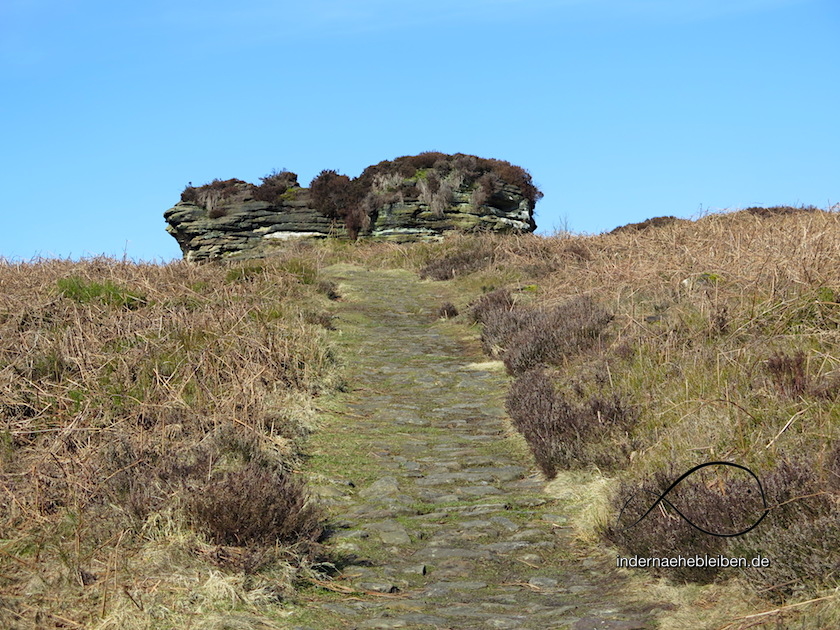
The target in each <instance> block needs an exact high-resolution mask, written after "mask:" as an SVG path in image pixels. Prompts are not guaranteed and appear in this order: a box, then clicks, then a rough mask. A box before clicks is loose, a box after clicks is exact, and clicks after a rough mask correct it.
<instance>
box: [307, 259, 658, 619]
mask: <svg viewBox="0 0 840 630" xmlns="http://www.w3.org/2000/svg"><path fill="white" fill-rule="evenodd" d="M328 272H329V273H331V274H332V277H333V279H335V280H336V281H337V282H339V283H340V287H341V290H342V293H343V294H344V296H345V297H344V298H343V300H342V302H340V303H339V304H338V305H337V311H336V315H337V321H336V325H337V328H338V331H337V333H336V337H335V339H336V341H337V343H338V346H339V348H340V351H341V353H342V355H343V358H344V360H345V361H346V362H347V363H348V373H349V376H348V381H349V385H350V389H351V392H350V393H349V394H347V395H346V396H345V397H344V401H343V403H342V406H343V411H341V412H339V413H338V414H336V415H335V416H334V419H333V420H332V421H330V422H329V423H328V426H327V427H325V429H324V432H323V433H322V434H321V435H319V436H316V437H315V438H314V442H313V449H314V452H313V458H312V462H311V464H312V467H313V468H314V471H313V472H312V478H313V479H314V483H315V488H316V491H317V492H318V493H319V494H320V496H321V499H322V501H323V502H324V503H325V504H326V505H327V506H328V510H329V513H330V517H331V521H330V527H331V535H330V537H329V539H328V540H327V542H326V546H327V549H328V552H329V553H330V554H331V557H332V558H333V559H334V563H335V564H336V565H337V566H338V567H339V569H340V573H339V574H337V575H336V576H334V579H333V580H332V581H330V583H329V584H330V586H331V588H332V589H333V590H324V591H323V594H322V595H321V594H315V595H312V596H311V601H310V602H308V603H307V606H309V607H312V611H313V612H312V614H315V612H314V611H315V610H317V611H318V612H317V614H316V615H315V616H316V617H317V619H318V624H317V625H316V624H314V623H312V622H307V623H308V624H311V625H306V626H298V627H299V628H304V627H306V628H309V627H312V628H315V627H319V628H320V627H331V628H358V629H367V628H458V629H472V628H482V629H484V628H501V629H514V628H522V629H526V628H528V629H540V630H545V629H547V628H568V629H573V630H592V629H596V628H597V629H599V630H633V629H641V628H655V627H656V622H655V618H656V613H657V610H658V608H659V607H661V606H664V605H663V604H661V603H658V602H655V601H640V600H639V599H638V596H636V597H635V598H634V597H631V596H630V595H629V594H628V589H627V588H626V584H625V581H624V578H622V576H620V575H619V574H618V573H617V572H616V571H615V570H614V569H613V567H612V564H613V563H614V559H613V558H612V557H610V556H608V555H607V554H605V553H604V552H601V551H594V550H592V549H591V548H586V547H585V546H583V545H582V544H581V543H577V542H575V540H574V539H573V535H572V531H571V528H570V527H569V526H568V524H567V523H568V519H567V516H565V515H564V509H565V506H566V504H564V503H563V502H562V501H560V500H555V499H552V498H551V497H549V496H548V495H546V494H545V493H544V487H545V481H544V479H543V478H542V477H541V476H540V475H539V473H538V472H537V470H536V468H535V467H534V465H533V461H532V460H531V459H530V457H529V456H528V455H527V453H523V452H522V449H521V448H515V445H516V443H517V441H516V440H515V439H513V438H511V429H510V425H509V424H508V423H507V421H506V420H505V413H504V403H503V400H504V394H505V392H506V390H507V386H508V383H509V380H508V377H507V376H506V375H505V373H504V371H503V370H499V369H498V368H497V367H495V368H494V367H493V366H492V364H490V363H488V362H487V359H486V357H483V356H482V355H481V353H480V348H479V345H478V343H477V341H476V340H475V338H474V337H473V338H465V337H464V328H463V327H461V326H460V325H455V324H452V323H449V322H446V321H444V320H440V319H438V317H437V310H438V308H439V307H440V305H441V304H442V302H443V301H445V298H446V291H447V290H451V289H450V288H449V287H446V286H445V285H441V284H436V283H431V282H421V281H419V280H417V278H416V277H415V276H413V275H412V274H410V273H408V272H401V271H387V272H383V271H365V270H363V269H361V268H357V267H350V266H341V267H335V268H332V269H331V270H328ZM319 433H320V432H319ZM319 462H328V464H324V465H323V466H322V468H325V469H328V470H327V474H326V475H325V474H322V473H323V471H319V470H318V467H319ZM342 462H346V463H345V464H343V463H342ZM342 466H346V468H345V469H342V468H341V467H342ZM336 591H338V592H336Z"/></svg>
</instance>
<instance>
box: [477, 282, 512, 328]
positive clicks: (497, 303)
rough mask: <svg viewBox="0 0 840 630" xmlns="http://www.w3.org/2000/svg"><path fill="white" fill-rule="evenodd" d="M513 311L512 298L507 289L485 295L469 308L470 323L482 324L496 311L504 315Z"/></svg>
mask: <svg viewBox="0 0 840 630" xmlns="http://www.w3.org/2000/svg"><path fill="white" fill-rule="evenodd" d="M512 310H513V298H512V297H511V294H510V291H509V290H507V289H497V290H495V291H491V292H489V293H485V294H484V295H482V296H481V297H480V298H478V299H477V300H476V301H475V302H473V304H472V305H471V306H470V311H469V315H470V321H472V322H477V323H479V324H484V323H486V322H487V320H488V319H489V318H491V317H493V316H494V314H495V312H496V311H499V312H501V313H506V312H509V311H512Z"/></svg>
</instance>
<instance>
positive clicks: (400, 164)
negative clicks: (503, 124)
mask: <svg viewBox="0 0 840 630" xmlns="http://www.w3.org/2000/svg"><path fill="white" fill-rule="evenodd" d="M418 171H433V172H434V176H435V177H436V178H437V179H440V180H443V179H444V178H445V177H447V176H449V175H450V174H452V173H453V172H457V173H458V174H459V175H460V176H461V178H462V179H461V181H462V184H463V185H464V186H465V187H467V188H469V187H475V186H476V182H477V181H478V180H479V179H480V178H482V177H484V176H486V177H484V179H483V180H482V182H483V183H482V184H481V185H480V186H479V187H480V188H483V189H484V190H485V191H486V193H487V199H489V198H490V196H491V195H492V194H494V193H496V192H499V191H500V190H501V189H502V187H503V186H504V185H505V184H509V185H512V186H516V187H517V188H519V190H520V191H521V192H522V194H523V196H524V197H525V198H526V199H528V201H529V202H530V204H531V207H533V206H534V204H536V202H537V201H538V200H539V199H541V198H542V196H543V195H542V193H541V192H540V191H539V190H538V189H537V187H536V186H535V185H534V183H533V181H532V179H531V175H530V173H528V171H526V170H525V169H524V168H521V167H519V166H514V165H513V164H511V163H510V162H506V161H504V160H495V159H487V158H479V157H476V156H474V155H465V154H463V153H455V154H454V155H447V154H445V153H438V152H435V151H429V152H426V153H421V154H419V155H414V156H403V157H398V158H396V159H394V160H383V161H382V162H379V163H378V164H375V165H373V166H369V167H368V168H366V169H365V170H364V171H363V172H362V174H361V175H360V176H359V181H360V182H361V183H362V185H363V186H364V188H365V189H368V188H369V187H370V183H371V182H372V181H373V178H374V177H375V176H376V175H377V174H397V175H399V176H400V177H402V178H404V179H406V180H410V179H412V178H414V177H416V176H417V174H418ZM429 175H430V173H427V174H426V176H427V177H428V176H429Z"/></svg>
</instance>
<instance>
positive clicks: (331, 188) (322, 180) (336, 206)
mask: <svg viewBox="0 0 840 630" xmlns="http://www.w3.org/2000/svg"><path fill="white" fill-rule="evenodd" d="M309 192H310V194H311V195H312V203H313V205H314V206H315V208H317V209H318V211H319V212H320V213H321V214H323V215H324V216H325V217H327V218H329V219H337V218H340V217H341V218H343V217H344V216H345V213H346V211H347V207H348V206H349V205H350V204H351V203H352V202H353V201H354V200H353V199H352V191H351V180H350V178H349V177H347V175H340V174H339V173H338V172H336V171H334V170H323V171H321V172H320V173H318V175H317V176H315V178H314V179H313V180H312V182H310V184H309Z"/></svg>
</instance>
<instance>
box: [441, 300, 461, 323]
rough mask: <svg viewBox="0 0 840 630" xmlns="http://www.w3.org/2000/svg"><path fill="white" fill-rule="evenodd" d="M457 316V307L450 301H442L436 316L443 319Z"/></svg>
mask: <svg viewBox="0 0 840 630" xmlns="http://www.w3.org/2000/svg"><path fill="white" fill-rule="evenodd" d="M457 316H458V309H457V308H456V307H455V305H454V304H453V303H452V302H446V303H444V304H443V305H442V306H441V307H440V308H439V309H438V317H442V318H444V319H449V318H450V317H457Z"/></svg>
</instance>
